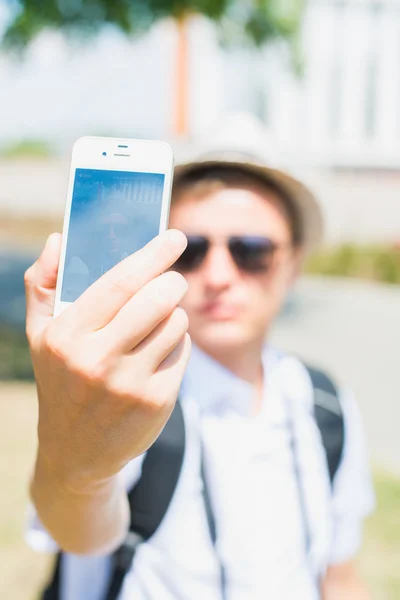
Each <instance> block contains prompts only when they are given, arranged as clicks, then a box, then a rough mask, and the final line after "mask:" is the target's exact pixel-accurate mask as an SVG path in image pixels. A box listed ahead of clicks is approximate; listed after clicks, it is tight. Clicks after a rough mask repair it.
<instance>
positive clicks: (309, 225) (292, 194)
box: [174, 114, 323, 251]
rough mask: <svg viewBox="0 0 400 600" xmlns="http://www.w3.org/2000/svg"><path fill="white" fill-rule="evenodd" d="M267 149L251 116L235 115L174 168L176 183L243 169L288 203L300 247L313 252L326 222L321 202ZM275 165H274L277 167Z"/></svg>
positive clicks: (265, 139) (261, 127) (262, 133)
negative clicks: (213, 171) (200, 174)
mask: <svg viewBox="0 0 400 600" xmlns="http://www.w3.org/2000/svg"><path fill="white" fill-rule="evenodd" d="M272 154H275V156H276V152H274V150H273V149H272V148H271V146H270V145H269V146H268V131H267V130H266V129H265V127H264V125H263V123H261V122H260V121H259V120H258V119H256V118H255V117H252V116H251V115H247V114H245V115H242V114H239V115H234V116H232V117H230V118H228V119H227V120H226V121H225V122H224V123H223V125H222V127H221V128H219V130H217V132H216V133H214V134H212V135H211V136H209V137H208V138H207V140H206V141H203V142H201V141H200V143H199V144H197V147H196V149H195V150H194V151H192V153H191V154H190V155H189V156H188V155H187V156H186V160H184V161H178V163H177V164H176V166H175V172H174V184H175V185H177V184H179V181H180V180H181V179H182V178H183V177H184V176H185V177H186V176H187V175H188V174H190V173H195V172H202V171H203V170H206V169H210V168H214V167H218V166H219V167H221V166H223V167H228V168H232V169H235V170H240V171H242V172H244V173H246V174H247V175H250V176H252V177H254V178H255V179H256V180H258V181H260V180H261V181H264V182H266V183H267V184H268V185H270V186H271V187H272V188H274V189H275V190H276V191H277V192H278V193H280V196H281V197H282V200H283V201H284V202H286V203H287V207H288V210H289V213H290V214H291V215H292V216H293V218H294V219H295V221H296V228H297V229H298V231H299V234H300V240H301V245H302V246H303V247H304V248H305V249H306V250H307V251H310V250H312V249H314V248H315V246H317V245H318V244H319V243H320V242H321V239H322V234H323V221H322V213H321V210H320V207H319V205H318V202H317V200H316V198H315V196H314V195H313V193H312V192H311V190H309V189H308V188H307V187H306V186H305V185H304V184H302V183H301V182H300V181H298V180H297V179H295V178H294V177H292V176H291V175H289V174H288V173H286V172H284V171H282V170H280V169H279V168H277V167H276V158H275V161H273V160H272V158H271V155H272ZM274 162H275V164H274Z"/></svg>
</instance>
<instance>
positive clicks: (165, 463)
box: [104, 400, 185, 600]
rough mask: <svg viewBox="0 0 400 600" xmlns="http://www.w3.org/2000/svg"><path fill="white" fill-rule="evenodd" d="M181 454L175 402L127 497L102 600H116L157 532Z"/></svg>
mask: <svg viewBox="0 0 400 600" xmlns="http://www.w3.org/2000/svg"><path fill="white" fill-rule="evenodd" d="M184 451H185V423H184V419H183V413H182V406H181V404H180V402H179V400H178V401H177V402H176V404H175V408H174V410H173V412H172V415H171V417H170V418H169V420H168V422H167V424H166V425H165V427H164V429H163V431H162V432H161V434H160V436H159V437H158V439H157V440H156V441H155V442H154V444H153V446H151V448H149V450H148V451H147V453H146V456H145V459H144V461H143V465H142V474H141V477H140V479H139V481H138V483H137V484H136V486H135V487H134V488H133V489H132V490H131V492H130V493H129V495H128V499H129V505H130V509H131V524H130V527H129V532H128V535H127V538H126V540H125V542H124V544H122V546H120V548H118V550H117V551H116V552H114V554H113V568H112V574H111V579H110V583H109V588H108V591H107V594H106V596H105V598H104V600H116V599H117V598H118V595H119V593H120V590H121V587H122V584H123V581H124V578H125V575H126V574H127V572H128V571H129V570H130V568H131V565H132V562H133V559H134V555H135V552H136V549H137V547H138V546H139V544H140V543H141V542H143V541H146V540H148V539H149V538H150V537H151V536H152V535H153V534H154V533H155V532H156V531H157V529H158V527H159V526H160V524H161V522H162V520H163V519H164V516H165V514H166V512H167V510H168V507H169V505H170V503H171V500H172V496H173V494H174V491H175V488H176V486H177V483H178V480H179V475H180V472H181V468H182V463H183V456H184Z"/></svg>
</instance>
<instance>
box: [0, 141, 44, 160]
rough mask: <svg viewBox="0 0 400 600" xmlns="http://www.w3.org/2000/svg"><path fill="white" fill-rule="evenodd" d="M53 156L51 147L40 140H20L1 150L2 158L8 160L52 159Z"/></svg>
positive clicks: (0, 155)
mask: <svg viewBox="0 0 400 600" xmlns="http://www.w3.org/2000/svg"><path fill="white" fill-rule="evenodd" d="M53 155H54V150H53V149H52V147H51V145H50V144H49V143H48V142H46V141H45V140H38V139H26V140H20V141H18V142H13V143H11V144H9V145H8V146H4V147H3V148H1V149H0V157H1V158H6V159H19V158H50V157H51V156H53Z"/></svg>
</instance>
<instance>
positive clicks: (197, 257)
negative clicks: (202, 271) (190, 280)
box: [174, 236, 209, 271]
mask: <svg viewBox="0 0 400 600" xmlns="http://www.w3.org/2000/svg"><path fill="white" fill-rule="evenodd" d="M187 240H188V245H187V246H186V249H185V250H184V251H183V253H182V254H181V256H180V257H179V258H178V260H177V261H176V263H175V265H174V267H175V268H176V269H178V270H181V271H192V270H193V269H196V268H197V267H199V266H200V264H201V263H202V262H203V260H204V259H205V256H206V254H207V251H208V247H209V242H208V240H207V239H206V238H204V237H200V236H199V237H197V236H196V237H194V236H193V237H190V236H187Z"/></svg>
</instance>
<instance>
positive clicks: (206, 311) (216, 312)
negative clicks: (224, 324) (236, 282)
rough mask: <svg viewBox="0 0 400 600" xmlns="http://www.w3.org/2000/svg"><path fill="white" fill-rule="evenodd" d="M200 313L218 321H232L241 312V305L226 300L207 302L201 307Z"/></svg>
mask: <svg viewBox="0 0 400 600" xmlns="http://www.w3.org/2000/svg"><path fill="white" fill-rule="evenodd" d="M200 313H201V314H202V315H204V316H207V317H209V318H212V319H215V320H217V321H230V320H232V319H235V318H236V317H237V316H238V314H239V307H238V306H237V305H234V304H226V303H224V302H207V303H205V304H203V305H202V306H201V307H200Z"/></svg>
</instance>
